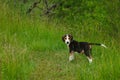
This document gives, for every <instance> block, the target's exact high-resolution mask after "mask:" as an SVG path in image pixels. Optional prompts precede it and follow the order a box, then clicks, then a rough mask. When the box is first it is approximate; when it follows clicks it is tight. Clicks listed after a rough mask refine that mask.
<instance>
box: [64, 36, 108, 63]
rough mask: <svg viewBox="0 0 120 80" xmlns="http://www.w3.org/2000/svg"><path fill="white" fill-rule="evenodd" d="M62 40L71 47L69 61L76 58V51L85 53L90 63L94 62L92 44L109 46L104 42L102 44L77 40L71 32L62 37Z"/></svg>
mask: <svg viewBox="0 0 120 80" xmlns="http://www.w3.org/2000/svg"><path fill="white" fill-rule="evenodd" d="M62 40H63V42H65V44H67V46H68V48H69V53H70V56H69V61H72V60H73V59H74V52H78V53H84V54H85V55H86V56H87V59H88V61H89V63H91V62H92V56H91V50H92V47H91V45H98V46H102V47H105V48H107V47H106V46H105V45H104V44H100V43H88V42H78V41H75V40H73V36H72V35H70V34H65V35H64V36H63V37H62Z"/></svg>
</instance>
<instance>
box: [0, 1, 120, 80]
mask: <svg viewBox="0 0 120 80" xmlns="http://www.w3.org/2000/svg"><path fill="white" fill-rule="evenodd" d="M0 9H1V11H2V12H1V13H0V79H1V80H88V79H89V80H119V79H120V76H119V74H120V71H119V69H120V58H119V56H120V54H119V51H120V50H119V44H117V41H116V40H115V39H114V38H113V37H111V36H107V34H106V33H105V34H104V33H100V31H101V30H100V31H99V30H97V31H95V29H93V28H91V27H90V28H87V27H86V28H83V27H81V29H80V31H77V30H78V27H77V30H75V29H74V32H71V31H70V30H71V28H68V29H65V28H64V27H65V25H62V26H61V25H58V24H55V23H46V22H41V21H40V20H33V19H31V18H28V17H23V16H21V15H19V14H17V13H16V12H12V11H11V10H9V7H8V6H7V5H5V4H2V3H0ZM58 26H59V27H58ZM96 27H97V26H96ZM63 28H64V30H63ZM89 30H90V31H89ZM65 33H72V34H73V35H74V36H75V39H77V40H79V41H90V42H92V41H95V42H103V43H105V44H106V45H107V46H108V48H107V49H104V48H102V47H97V46H96V47H93V54H92V55H93V58H94V59H93V63H92V64H89V63H88V61H87V59H86V57H85V55H81V54H75V60H74V61H72V62H68V56H69V54H68V50H67V48H66V45H65V44H64V43H63V42H62V40H61V36H62V35H63V34H65ZM86 33H88V34H86ZM77 34H81V35H80V36H78V35H77ZM96 34H97V35H96ZM90 35H92V38H89V39H88V38H86V36H90ZM99 37H101V38H100V39H99ZM106 37H107V38H106Z"/></svg>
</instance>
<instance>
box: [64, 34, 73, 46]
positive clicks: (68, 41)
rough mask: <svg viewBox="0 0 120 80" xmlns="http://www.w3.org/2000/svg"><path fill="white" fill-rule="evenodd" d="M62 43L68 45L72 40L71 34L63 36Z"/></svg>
mask: <svg viewBox="0 0 120 80" xmlns="http://www.w3.org/2000/svg"><path fill="white" fill-rule="evenodd" d="M62 40H63V42H65V44H67V45H69V44H70V42H71V41H72V40H73V36H72V35H71V34H65V35H64V36H63V37H62Z"/></svg>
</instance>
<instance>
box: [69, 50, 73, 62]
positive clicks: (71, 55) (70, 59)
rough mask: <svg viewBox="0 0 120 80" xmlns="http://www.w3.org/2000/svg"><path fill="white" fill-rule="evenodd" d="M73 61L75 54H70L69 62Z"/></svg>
mask: <svg viewBox="0 0 120 80" xmlns="http://www.w3.org/2000/svg"><path fill="white" fill-rule="evenodd" d="M73 59H74V52H70V55H69V61H72V60H73Z"/></svg>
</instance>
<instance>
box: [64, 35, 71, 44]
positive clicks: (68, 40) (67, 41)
mask: <svg viewBox="0 0 120 80" xmlns="http://www.w3.org/2000/svg"><path fill="white" fill-rule="evenodd" d="M65 44H67V45H68V46H69V44H70V39H69V35H68V34H67V35H66V39H65Z"/></svg>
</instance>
